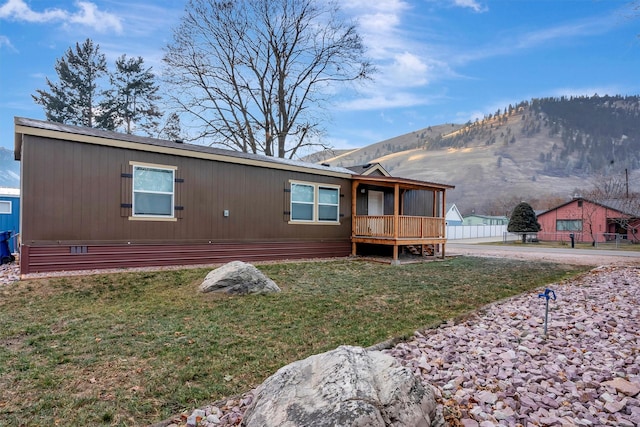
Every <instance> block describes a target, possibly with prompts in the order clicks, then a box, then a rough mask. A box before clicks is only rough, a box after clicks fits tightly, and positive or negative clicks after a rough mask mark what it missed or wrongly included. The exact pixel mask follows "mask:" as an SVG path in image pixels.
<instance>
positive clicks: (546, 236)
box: [538, 197, 640, 243]
mask: <svg viewBox="0 0 640 427" xmlns="http://www.w3.org/2000/svg"><path fill="white" fill-rule="evenodd" d="M636 205H637V202H636ZM638 210H639V209H638V207H637V206H635V208H634V206H633V205H632V203H630V199H612V200H607V201H602V202H596V201H592V200H588V199H585V198H582V197H576V198H574V199H573V200H571V201H569V202H567V203H564V204H562V205H560V206H557V207H555V208H553V209H550V210H548V211H546V212H543V213H541V214H540V215H538V222H539V223H540V225H541V226H542V229H541V230H540V232H538V238H539V239H540V240H553V241H568V240H570V236H569V235H570V234H574V236H575V239H576V241H578V242H605V241H608V240H613V239H615V238H616V234H621V235H622V236H623V238H626V239H628V240H629V241H632V242H634V243H638V242H640V212H637V211H638Z"/></svg>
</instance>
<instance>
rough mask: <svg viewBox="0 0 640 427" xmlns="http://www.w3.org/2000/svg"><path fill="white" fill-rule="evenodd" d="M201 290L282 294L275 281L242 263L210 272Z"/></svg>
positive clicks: (242, 293) (224, 266) (229, 264)
mask: <svg viewBox="0 0 640 427" xmlns="http://www.w3.org/2000/svg"><path fill="white" fill-rule="evenodd" d="M200 290H201V291H202V292H226V293H228V294H239V295H245V294H268V293H272V292H280V288H279V287H278V285H276V284H275V282H274V281H273V280H271V279H269V278H268V277H267V276H265V275H264V274H262V272H261V271H260V270H258V269H257V268H256V267H255V266H253V265H251V264H247V263H244V262H242V261H233V262H230V263H228V264H225V265H223V266H222V267H219V268H216V269H215V270H212V271H211V272H209V274H207V277H205V278H204V281H203V282H202V284H201V285H200Z"/></svg>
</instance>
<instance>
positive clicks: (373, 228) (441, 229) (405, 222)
mask: <svg viewBox="0 0 640 427" xmlns="http://www.w3.org/2000/svg"><path fill="white" fill-rule="evenodd" d="M355 219H356V221H355V224H356V228H355V230H354V235H355V236H370V237H393V230H394V216H393V215H356V216H355ZM398 221H399V228H398V238H434V237H437V238H444V237H445V219H444V218H435V217H424V216H408V215H400V216H399V217H398Z"/></svg>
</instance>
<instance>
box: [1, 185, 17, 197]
mask: <svg viewBox="0 0 640 427" xmlns="http://www.w3.org/2000/svg"><path fill="white" fill-rule="evenodd" d="M0 196H20V189H19V188H11V187H0Z"/></svg>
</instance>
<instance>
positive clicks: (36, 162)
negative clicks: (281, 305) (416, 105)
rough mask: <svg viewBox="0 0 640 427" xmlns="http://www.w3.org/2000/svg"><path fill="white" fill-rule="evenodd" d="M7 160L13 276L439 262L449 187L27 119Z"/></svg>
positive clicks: (20, 124)
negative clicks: (15, 163)
mask: <svg viewBox="0 0 640 427" xmlns="http://www.w3.org/2000/svg"><path fill="white" fill-rule="evenodd" d="M15 157H16V160H19V161H20V162H21V176H22V178H21V186H22V191H21V193H22V194H21V209H22V223H21V231H20V232H21V237H22V239H21V242H22V246H21V258H20V269H21V273H22V274H28V273H34V272H47V271H57V270H80V269H99V268H113V267H117V268H124V267H141V266H161V265H187V264H213V263H224V262H228V261H232V260H243V261H248V262H254V261H260V260H276V259H294V258H313V257H342V256H347V255H349V254H357V253H359V252H360V251H361V250H362V249H363V247H371V246H374V247H388V248H391V249H392V254H393V258H394V260H397V258H398V252H399V250H400V249H404V248H405V247H412V248H413V249H415V247H416V246H418V247H419V248H422V249H429V250H431V249H433V250H434V251H436V250H437V251H439V253H440V254H441V255H442V256H443V257H444V253H445V243H446V238H445V218H444V215H443V213H444V207H445V201H446V196H445V193H446V190H447V189H451V188H454V187H453V186H451V185H445V184H435V183H428V182H424V181H416V180H409V179H403V178H394V177H389V176H382V175H376V174H371V175H364V174H360V173H356V172H353V171H352V170H349V169H346V168H341V167H330V166H323V165H318V164H311V163H304V162H299V161H294V160H288V159H279V158H273V157H265V156H259V155H254V154H247V153H240V152H235V151H229V150H222V149H218V148H212V147H207V146H202V145H194V144H184V143H179V142H177V141H175V142H171V141H163V140H157V139H152V138H146V137H140V136H136V135H127V134H120V133H116V132H109V131H103V130H99V129H92V128H82V127H76V126H69V125H63V124H59V123H51V122H45V121H40V120H32V119H25V118H16V119H15ZM376 169H377V168H376ZM427 247H428V248H427Z"/></svg>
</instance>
